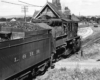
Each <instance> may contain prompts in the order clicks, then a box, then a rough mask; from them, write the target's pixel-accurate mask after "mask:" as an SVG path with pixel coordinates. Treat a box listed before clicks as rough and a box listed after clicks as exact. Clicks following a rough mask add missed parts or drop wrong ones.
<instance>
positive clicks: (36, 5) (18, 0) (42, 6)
mask: <svg viewBox="0 0 100 80" xmlns="http://www.w3.org/2000/svg"><path fill="white" fill-rule="evenodd" d="M18 1H19V2H21V3H25V4H27V5H30V6H34V7H43V6H38V5H33V4H29V3H26V2H23V1H20V0H18Z"/></svg>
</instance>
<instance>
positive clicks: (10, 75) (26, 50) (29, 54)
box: [0, 22, 52, 80]
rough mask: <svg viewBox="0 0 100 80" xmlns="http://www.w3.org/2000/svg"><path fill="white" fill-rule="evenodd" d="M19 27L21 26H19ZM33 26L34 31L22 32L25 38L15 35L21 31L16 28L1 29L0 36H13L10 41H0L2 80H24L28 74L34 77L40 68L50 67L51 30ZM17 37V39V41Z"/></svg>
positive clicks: (0, 72) (2, 39) (0, 73)
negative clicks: (10, 34)
mask: <svg viewBox="0 0 100 80" xmlns="http://www.w3.org/2000/svg"><path fill="white" fill-rule="evenodd" d="M16 23H17V22H16ZM9 24H10V25H12V24H11V23H9ZM20 24H22V22H21V23H20ZM15 25H16V24H15ZM25 25H26V23H25ZM27 25H28V24H27ZM45 25H46V24H45ZM17 26H19V25H18V24H17ZM31 26H32V27H34V28H33V30H32V31H24V32H20V33H24V34H23V35H24V36H23V35H22V36H19V35H14V34H19V32H18V31H21V30H16V28H13V27H12V28H10V27H8V26H7V27H4V26H3V27H4V28H3V27H2V28H1V31H0V35H1V33H2V34H5V35H6V36H7V35H8V34H9V33H10V32H12V36H11V38H10V40H8V39H4V38H1V39H0V80H5V79H7V80H17V79H18V80H24V78H25V77H26V75H27V74H30V75H34V74H33V73H34V72H36V70H37V71H40V70H41V69H40V70H38V68H40V67H42V66H44V65H46V66H45V67H47V64H48V65H50V61H51V53H52V46H51V32H50V31H51V30H50V29H43V28H41V27H39V26H36V25H34V24H32V25H31ZM46 26H48V25H46ZM24 27H25V26H24ZM15 31H17V32H15ZM18 36H19V37H18ZM15 37H17V38H16V39H15ZM18 73H20V74H22V75H20V74H18ZM16 74H17V75H16ZM24 76H25V77H24Z"/></svg>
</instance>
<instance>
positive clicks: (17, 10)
mask: <svg viewBox="0 0 100 80" xmlns="http://www.w3.org/2000/svg"><path fill="white" fill-rule="evenodd" d="M1 1H8V2H13V3H18V4H22V3H20V2H18V0H0V16H9V15H23V14H24V13H23V12H22V8H23V6H19V5H12V4H8V3H3V2H1ZM20 1H24V2H27V3H30V4H33V5H39V6H44V5H45V4H46V2H47V0H20ZM48 1H49V2H52V0H48ZM60 1H61V5H62V8H63V7H64V6H68V7H69V9H70V10H71V13H73V14H75V15H79V13H80V15H86V16H87V15H100V10H99V8H100V0H60ZM40 9H41V7H32V6H30V7H28V12H27V15H33V13H34V11H35V10H40Z"/></svg>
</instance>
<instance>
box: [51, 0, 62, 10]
mask: <svg viewBox="0 0 100 80" xmlns="http://www.w3.org/2000/svg"><path fill="white" fill-rule="evenodd" d="M52 4H54V5H55V6H56V7H57V9H58V10H61V3H60V0H52Z"/></svg>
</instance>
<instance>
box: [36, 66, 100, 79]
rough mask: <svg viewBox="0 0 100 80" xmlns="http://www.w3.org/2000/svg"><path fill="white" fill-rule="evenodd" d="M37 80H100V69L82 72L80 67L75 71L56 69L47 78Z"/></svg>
mask: <svg viewBox="0 0 100 80" xmlns="http://www.w3.org/2000/svg"><path fill="white" fill-rule="evenodd" d="M36 80H100V69H92V70H87V69H85V70H80V69H79V67H77V68H75V69H74V70H70V69H66V68H61V69H55V70H53V71H50V72H48V76H47V77H46V78H41V77H37V79H36Z"/></svg>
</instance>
